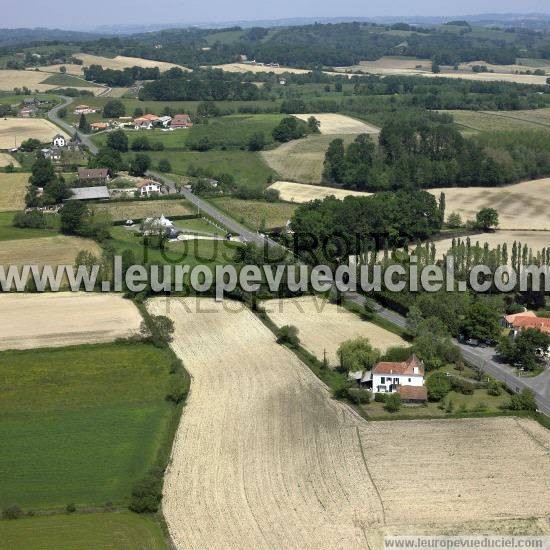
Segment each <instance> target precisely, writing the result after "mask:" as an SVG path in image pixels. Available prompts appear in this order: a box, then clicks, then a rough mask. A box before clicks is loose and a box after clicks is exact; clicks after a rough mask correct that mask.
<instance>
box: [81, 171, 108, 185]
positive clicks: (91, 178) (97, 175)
mask: <svg viewBox="0 0 550 550" xmlns="http://www.w3.org/2000/svg"><path fill="white" fill-rule="evenodd" d="M78 179H79V180H80V181H85V182H94V183H103V182H106V181H109V170H108V169H107V168H79V169H78Z"/></svg>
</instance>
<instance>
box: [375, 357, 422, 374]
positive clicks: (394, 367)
mask: <svg viewBox="0 0 550 550" xmlns="http://www.w3.org/2000/svg"><path fill="white" fill-rule="evenodd" d="M415 367H416V368H418V372H416V373H415V372H414V368H415ZM372 373H373V374H409V375H415V374H416V375H421V376H424V365H423V363H422V361H420V359H418V357H417V356H416V355H411V357H409V358H408V359H407V360H406V361H402V362H391V361H382V362H380V363H377V364H376V365H375V367H374V368H373V369H372Z"/></svg>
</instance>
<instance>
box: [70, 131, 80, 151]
mask: <svg viewBox="0 0 550 550" xmlns="http://www.w3.org/2000/svg"><path fill="white" fill-rule="evenodd" d="M67 149H69V151H80V150H81V149H82V140H81V139H80V136H79V135H78V132H76V133H75V134H74V135H73V136H72V137H71V139H70V140H69V141H68V142H67Z"/></svg>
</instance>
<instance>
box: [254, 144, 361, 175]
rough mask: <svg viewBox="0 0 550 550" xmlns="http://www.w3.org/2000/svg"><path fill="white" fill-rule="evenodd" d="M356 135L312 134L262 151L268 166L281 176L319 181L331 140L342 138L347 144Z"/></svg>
mask: <svg viewBox="0 0 550 550" xmlns="http://www.w3.org/2000/svg"><path fill="white" fill-rule="evenodd" d="M354 137H355V136H353V135H350V134H347V135H331V136H323V135H310V136H308V137H306V138H303V139H296V140H292V141H289V142H287V143H283V144H282V145H279V147H277V148H275V149H270V150H267V151H262V152H261V155H262V157H263V159H264V160H265V162H266V163H267V164H268V166H269V167H270V168H271V169H272V170H274V171H275V172H277V174H279V176H280V177H281V178H284V179H286V180H289V181H301V182H304V183H318V182H320V181H321V178H322V176H323V162H324V160H325V153H326V152H327V149H328V146H329V144H330V142H331V141H332V140H334V139H336V138H340V139H342V140H343V141H344V143H345V144H346V145H347V144H349V143H351V142H352V141H353V139H354Z"/></svg>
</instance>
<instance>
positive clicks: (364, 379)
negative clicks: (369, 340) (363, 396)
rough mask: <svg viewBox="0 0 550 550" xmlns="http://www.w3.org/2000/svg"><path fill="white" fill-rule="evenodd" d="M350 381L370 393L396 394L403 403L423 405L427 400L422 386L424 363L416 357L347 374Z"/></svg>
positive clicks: (382, 363) (424, 388)
mask: <svg viewBox="0 0 550 550" xmlns="http://www.w3.org/2000/svg"><path fill="white" fill-rule="evenodd" d="M348 377H349V379H350V380H353V381H355V382H356V383H357V384H359V385H360V386H361V387H364V388H367V389H370V390H371V391H372V393H374V394H376V393H398V394H399V395H400V396H401V399H402V401H403V402H404V403H423V402H425V401H426V400H427V399H428V391H427V390H426V387H425V386H424V363H422V361H421V360H420V359H418V357H417V356H416V355H412V356H411V357H409V358H408V359H407V360H406V361H401V362H394V361H382V362H380V363H377V364H376V365H375V366H374V368H373V369H372V370H370V371H369V370H367V371H356V372H350V373H349V374H348Z"/></svg>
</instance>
